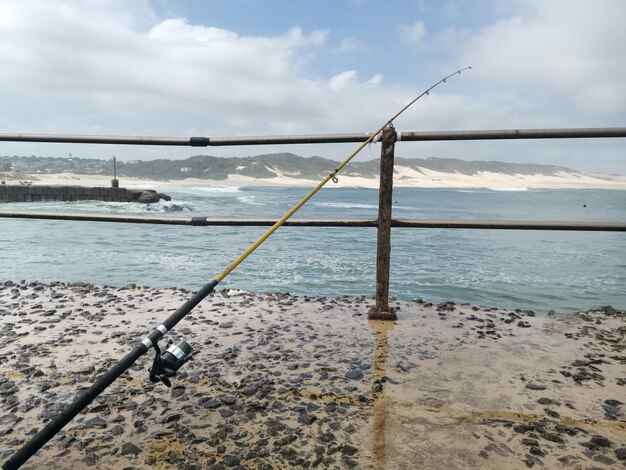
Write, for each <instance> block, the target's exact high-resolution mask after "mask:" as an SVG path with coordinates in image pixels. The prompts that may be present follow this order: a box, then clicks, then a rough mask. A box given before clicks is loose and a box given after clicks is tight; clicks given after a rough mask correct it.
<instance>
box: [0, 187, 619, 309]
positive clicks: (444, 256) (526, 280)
mask: <svg viewBox="0 0 626 470" xmlns="http://www.w3.org/2000/svg"><path fill="white" fill-rule="evenodd" d="M154 189H157V190H159V191H162V192H165V193H167V194H169V195H171V196H172V197H173V200H172V201H171V202H169V203H159V204H153V205H150V206H147V207H146V206H144V205H139V204H120V203H105V202H54V203H50V202H48V203H16V204H3V205H2V206H0V210H2V211H54V212H88V213H110V214H118V213H124V214H144V215H145V214H151V215H164V216H165V215H167V216H170V217H171V216H177V215H184V216H198V217H200V216H208V217H275V218H278V217H280V216H281V215H283V214H284V213H285V212H286V211H287V210H288V209H289V208H290V207H291V206H292V205H293V204H294V203H295V202H297V201H298V200H299V199H300V198H301V197H302V196H303V195H305V194H306V193H307V192H308V191H309V190H310V188H307V187H259V186H249V187H248V186H241V187H234V186H233V187H227V186H223V187H215V186H213V187H211V186H196V187H175V186H168V185H167V184H163V185H162V186H160V187H156V188H154ZM393 200H394V208H393V211H394V213H393V216H394V217H395V218H438V219H506V220H562V221H619V222H624V221H626V191H619V190H533V189H529V190H525V189H523V188H516V189H515V188H514V189H510V190H492V189H463V190H458V189H409V188H395V189H394V198H393ZM174 204H175V205H178V206H179V207H180V206H182V207H183V209H184V210H183V212H170V211H169V210H168V209H171V208H172V207H173V205H174ZM377 205H378V191H377V190H376V189H365V188H338V187H332V186H331V187H328V188H324V189H322V190H321V191H320V192H319V193H318V194H317V195H316V196H315V197H314V198H313V199H312V200H311V201H309V203H308V204H307V205H305V206H304V207H303V208H302V209H301V210H300V211H299V212H298V213H297V214H296V215H295V217H302V218H304V217H316V218H345V219H348V218H375V217H376V215H377ZM265 230H266V229H265V228H263V227H184V226H160V225H139V224H119V223H118V224H113V223H99V222H66V221H46V220H20V219H0V280H12V281H19V280H22V279H25V280H27V281H64V282H74V281H83V282H90V283H96V284H107V285H114V286H123V285H126V284H129V283H136V284H139V285H147V286H152V287H166V286H178V287H186V288H189V289H197V288H198V287H200V286H201V285H203V284H204V283H206V282H208V281H209V280H211V279H212V278H213V277H214V276H215V275H216V274H218V273H219V272H221V271H222V270H223V269H224V268H225V267H226V266H227V265H228V264H229V263H230V262H231V261H232V260H233V259H234V258H235V257H237V256H238V255H239V254H240V253H241V252H242V251H243V250H244V249H245V248H246V247H247V246H248V245H249V244H250V243H251V242H252V241H254V240H255V239H256V238H257V237H258V236H259V235H260V234H261V233H263V231H265ZM375 252H376V230H375V229H372V228H358V229H345V228H296V227H284V228H281V229H279V230H278V231H277V232H276V233H275V234H274V235H272V237H270V239H269V240H268V241H267V242H266V243H265V244H263V245H262V246H261V247H260V248H259V249H258V250H257V251H256V252H255V253H254V254H252V255H251V256H250V258H248V259H247V260H246V261H245V262H244V263H243V264H242V265H241V266H240V267H239V268H237V269H236V270H235V271H234V272H233V273H232V274H231V275H230V276H228V277H227V278H226V279H225V280H224V281H223V282H222V284H221V285H220V287H222V288H230V289H240V290H246V291H251V292H265V291H280V292H290V293H292V294H297V295H325V296H341V295H346V294H349V295H361V294H364V295H367V296H371V295H373V292H374V270H375ZM391 271H392V272H391V295H392V296H395V297H397V298H401V299H418V298H421V299H424V300H427V301H430V302H441V301H444V300H452V301H455V302H457V303H465V302H468V303H471V304H475V305H484V306H490V307H504V308H522V309H533V310H535V311H537V312H548V311H550V310H555V311H556V312H557V313H566V312H573V311H579V310H586V309H590V308H594V307H598V306H601V305H613V307H615V308H618V309H626V233H602V232H556V231H555V232H549V231H502V230H491V231H490V230H458V229H457V230H450V229H448V230H443V229H409V228H396V229H393V230H392V259H391Z"/></svg>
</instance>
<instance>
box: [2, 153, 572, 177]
mask: <svg viewBox="0 0 626 470" xmlns="http://www.w3.org/2000/svg"><path fill="white" fill-rule="evenodd" d="M395 164H396V166H404V167H409V168H411V169H414V170H416V171H420V172H421V171H422V170H432V171H437V172H443V173H459V174H462V175H474V174H477V173H479V172H494V173H502V174H508V175H514V174H519V175H545V176H550V175H555V174H557V173H559V172H565V173H579V172H577V171H575V170H572V169H569V168H565V167H558V166H552V165H536V164H526V163H504V162H497V161H488V162H486V161H465V160H458V159H454V158H426V159H423V158H410V159H409V158H396V160H395ZM336 165H337V162H336V161H334V160H329V159H326V158H321V157H309V158H304V157H299V156H298V155H294V154H291V153H274V154H266V155H258V156H255V157H232V158H221V157H212V156H208V155H197V156H194V157H190V158H186V159H184V160H168V159H158V160H149V161H141V160H134V161H118V162H117V174H118V175H119V176H127V177H138V178H149V179H154V180H180V179H185V178H204V179H212V180H224V179H226V178H227V177H228V175H229V174H238V175H242V176H249V177H252V178H259V179H263V178H273V177H275V176H289V177H292V178H302V179H314V180H317V179H321V178H323V177H324V176H326V175H328V173H329V172H330V171H332V170H333V169H334V168H335V167H336ZM378 170H379V161H378V160H370V161H366V162H352V163H350V165H349V166H347V167H346V168H344V169H343V170H342V174H343V175H345V176H361V177H364V178H373V177H375V176H376V175H378ZM8 171H15V172H21V173H31V174H33V173H41V174H53V173H64V172H67V173H75V174H84V175H112V174H113V162H112V161H111V160H99V159H95V158H59V157H36V156H31V157H18V156H13V157H8V156H4V157H0V172H8Z"/></svg>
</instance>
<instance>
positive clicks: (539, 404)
mask: <svg viewBox="0 0 626 470" xmlns="http://www.w3.org/2000/svg"><path fill="white" fill-rule="evenodd" d="M189 296H190V293H189V292H186V291H184V290H181V289H174V288H170V289H161V290H157V289H151V288H142V287H138V286H135V285H129V286H127V287H125V288H111V287H102V286H94V285H88V284H82V283H78V284H72V285H67V284H60V283H52V284H38V283H30V284H27V283H12V282H5V283H3V284H0V317H1V318H2V322H1V325H2V326H1V327H0V355H1V357H2V358H3V361H1V362H0V401H1V403H2V412H1V413H0V457H1V459H2V461H4V460H5V459H6V458H8V457H9V456H10V455H11V454H12V452H14V451H15V450H16V449H17V448H19V446H20V445H21V444H22V443H23V442H24V441H25V439H27V438H28V437H29V436H30V435H32V434H33V432H34V431H35V430H38V429H40V428H41V426H42V425H43V424H44V423H45V422H46V421H47V420H48V419H50V417H52V416H54V415H55V414H56V413H58V412H59V410H61V409H62V408H63V404H65V403H67V402H68V401H70V400H71V398H72V397H73V396H74V394H75V393H76V391H77V390H79V389H84V388H85V387H86V386H88V385H89V384H90V383H91V382H92V381H93V380H95V379H96V378H97V377H98V376H100V375H101V374H102V373H103V372H104V371H105V370H106V369H107V368H108V367H110V366H111V365H112V364H113V363H114V362H115V361H116V360H117V359H119V358H120V357H122V356H123V355H124V354H126V353H127V352H129V351H130V349H131V348H132V347H133V346H134V345H135V344H136V343H137V342H138V341H141V339H143V338H144V337H145V336H146V335H147V334H148V333H149V332H150V331H152V329H154V327H156V326H157V325H158V324H159V323H161V322H162V321H163V320H164V319H165V318H166V317H167V316H168V315H169V313H170V312H171V311H173V310H174V309H176V308H177V307H179V306H180V305H181V304H182V303H183V302H184V301H185V300H186V299H187V298H188V297H189ZM372 304H373V302H372V300H371V299H369V298H365V297H341V298H336V299H333V298H322V297H295V296H290V295H287V294H258V295H253V294H248V293H243V292H233V291H227V290H223V291H220V292H218V293H215V294H212V295H211V296H210V297H209V298H207V299H206V300H205V301H203V302H202V303H201V304H200V305H199V306H198V307H196V309H195V310H194V311H193V312H192V314H191V315H189V316H188V317H187V318H186V319H185V320H183V321H182V322H181V323H180V324H179V325H178V326H177V328H176V329H175V330H174V331H173V332H171V333H169V334H168V337H167V338H168V339H179V338H184V339H185V340H187V341H188V342H189V343H190V344H191V345H192V347H193V348H194V350H195V355H194V359H193V360H192V361H190V362H189V363H187V364H186V365H185V366H184V367H183V369H182V370H181V372H180V373H179V375H178V376H177V377H176V378H174V379H173V387H172V388H171V389H168V388H167V387H165V386H164V385H162V384H152V383H150V382H149V380H148V372H147V370H148V368H149V367H150V364H151V361H152V357H151V355H150V356H144V357H143V358H141V359H140V360H139V361H138V362H137V363H136V364H135V366H133V367H132V369H131V370H130V371H129V372H128V373H126V374H124V375H123V376H122V377H121V378H120V379H118V380H117V381H116V382H115V383H114V384H113V385H112V386H110V387H109V388H108V389H107V390H106V391H105V393H104V394H103V395H102V396H100V397H99V398H98V399H96V400H95V401H94V402H93V403H92V404H91V405H90V406H89V407H88V409H87V410H86V412H84V413H82V414H80V415H79V416H78V417H77V418H76V419H75V420H74V421H73V422H72V423H70V424H69V425H68V426H67V427H66V428H65V429H64V430H62V431H61V432H60V433H59V434H58V435H57V437H56V438H54V439H53V440H52V441H51V442H50V443H48V445H47V446H46V447H45V448H44V449H42V450H41V451H40V452H39V453H38V454H37V455H36V456H35V457H33V458H32V459H31V460H30V461H29V462H28V464H27V465H25V467H24V468H32V469H35V468H59V469H66V468H68V469H69V468H85V467H94V468H102V469H119V468H161V469H166V468H181V469H201V468H202V469H203V468H215V469H219V468H241V469H244V468H267V469H269V468H376V469H379V468H388V469H396V468H397V469H400V468H437V469H438V468H442V469H443V468H446V469H451V468H493V469H501V468H528V467H533V466H536V467H539V468H541V467H543V468H572V469H578V468H580V469H583V468H585V469H586V468H609V467H621V466H623V465H624V463H625V462H626V460H625V459H626V448H625V447H626V420H625V417H626V404H623V403H622V402H626V400H625V399H624V396H625V395H624V390H625V388H624V386H625V385H626V372H625V371H626V368H625V367H624V365H625V364H626V356H625V355H624V354H625V353H624V349H625V347H626V338H625V336H626V316H625V315H624V312H618V311H615V310H613V309H611V308H609V307H605V308H602V309H599V310H596V311H590V312H585V313H579V314H574V315H569V316H561V317H556V316H551V317H550V316H547V317H540V316H535V314H534V313H533V312H530V311H506V310H498V309H491V308H479V307H472V306H469V305H455V304H453V303H451V302H447V303H443V304H440V305H431V304H424V303H423V302H421V301H403V302H395V301H394V302H393V305H394V306H395V307H396V308H398V320H397V321H396V322H376V321H368V320H367V311H368V309H369V308H370V307H371V306H372Z"/></svg>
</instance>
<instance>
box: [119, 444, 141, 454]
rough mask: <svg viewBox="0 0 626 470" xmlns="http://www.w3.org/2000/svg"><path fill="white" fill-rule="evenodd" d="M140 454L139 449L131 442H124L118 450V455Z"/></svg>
mask: <svg viewBox="0 0 626 470" xmlns="http://www.w3.org/2000/svg"><path fill="white" fill-rule="evenodd" d="M140 453H141V449H140V448H139V447H137V446H136V445H135V444H133V443H132V442H125V443H124V444H123V445H122V448H121V450H120V455H137V454H140Z"/></svg>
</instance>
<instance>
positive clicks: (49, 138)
mask: <svg viewBox="0 0 626 470" xmlns="http://www.w3.org/2000/svg"><path fill="white" fill-rule="evenodd" d="M370 135H371V134H369V133H355V134H316V135H274V136H249V137H248V136H243V137H150V136H102V135H72V134H26V133H18V134H0V142H45V143H70V144H114V145H168V146H183V147H185V146H186V147H223V146H237V145H282V144H337V143H358V142H365V141H366V140H367V139H368V138H369V137H370ZM613 137H626V127H599V128H595V127H594V128H563V129H505V130H468V131H434V132H417V131H412V132H400V133H398V134H397V139H396V141H397V142H422V141H433V140H440V141H445V140H508V139H587V138H613Z"/></svg>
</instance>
